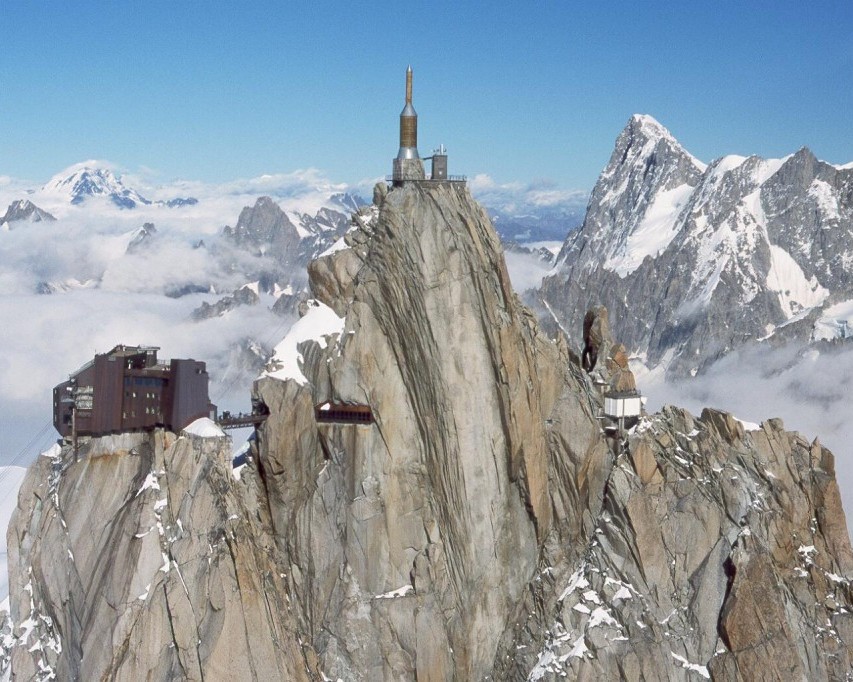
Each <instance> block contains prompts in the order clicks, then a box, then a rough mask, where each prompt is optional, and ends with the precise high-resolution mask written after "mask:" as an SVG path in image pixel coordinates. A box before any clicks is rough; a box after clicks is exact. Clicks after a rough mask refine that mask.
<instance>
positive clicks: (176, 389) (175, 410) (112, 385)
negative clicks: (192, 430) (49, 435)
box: [53, 346, 216, 437]
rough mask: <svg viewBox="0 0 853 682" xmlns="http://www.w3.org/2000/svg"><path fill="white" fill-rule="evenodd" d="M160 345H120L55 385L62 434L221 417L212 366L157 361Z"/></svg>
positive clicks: (173, 425)
mask: <svg viewBox="0 0 853 682" xmlns="http://www.w3.org/2000/svg"><path fill="white" fill-rule="evenodd" d="M158 350H159V349H158V348H155V347H146V346H116V347H115V348H113V349H112V350H111V351H110V352H109V353H103V354H100V355H96V356H95V358H94V360H92V361H91V362H88V363H86V364H85V365H84V366H83V367H81V368H80V369H79V370H78V371H77V372H75V373H74V374H72V375H71V377H70V378H69V380H68V381H65V382H63V383H61V384H59V385H58V386H57V387H56V388H54V389H53V425H54V426H55V427H56V430H57V431H59V433H60V435H62V436H63V437H70V436H72V435H73V434H74V431H76V434H77V435H78V436H101V435H105V434H108V433H120V432H124V431H140V430H146V429H153V428H155V427H163V428H165V429H168V430H170V431H175V432H177V431H180V430H181V429H183V428H184V427H185V426H187V425H188V424H190V423H191V422H193V421H195V420H196V419H199V418H200V417H210V418H211V419H215V418H216V406H215V405H213V404H211V402H210V398H209V397H208V392H207V385H208V377H207V369H206V367H205V364H204V363H203V362H199V361H198V360H172V361H170V362H169V363H160V362H157V351H158Z"/></svg>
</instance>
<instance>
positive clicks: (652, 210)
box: [538, 116, 853, 376]
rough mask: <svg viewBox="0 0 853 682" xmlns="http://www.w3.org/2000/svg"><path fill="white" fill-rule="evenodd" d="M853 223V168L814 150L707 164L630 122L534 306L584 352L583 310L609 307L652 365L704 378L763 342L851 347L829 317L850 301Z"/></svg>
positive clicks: (665, 135)
mask: <svg viewBox="0 0 853 682" xmlns="http://www.w3.org/2000/svg"><path fill="white" fill-rule="evenodd" d="M851 227H853V169H851V168H850V167H848V166H833V165H831V164H828V163H825V162H822V161H819V160H817V159H816V158H815V157H814V155H813V154H812V153H811V152H810V151H809V150H808V149H801V150H800V151H798V152H797V153H795V154H792V155H791V156H788V157H786V158H784V159H776V160H774V159H770V160H765V159H761V158H759V157H757V156H750V157H748V158H747V157H740V156H726V157H723V158H721V159H718V160H716V161H715V162H713V163H712V164H710V165H709V166H705V164H703V163H701V162H699V161H698V160H696V159H695V158H693V157H692V156H690V154H688V153H687V152H686V151H685V150H684V148H683V147H682V146H681V145H680V144H679V143H678V142H677V141H676V140H675V138H673V137H672V135H671V134H670V133H669V131H667V130H666V129H665V128H664V127H663V126H661V125H660V124H659V123H658V122H657V121H655V120H654V119H652V118H651V117H648V116H634V117H633V118H632V119H631V120H630V121H629V123H628V126H627V127H626V128H625V130H624V131H623V132H622V133H621V134H620V135H619V138H618V139H617V141H616V146H615V149H614V151H613V154H612V156H611V157H610V161H609V162H608V164H607V166H606V168H605V169H604V171H603V172H602V174H601V176H600V177H599V180H598V182H597V184H596V186H595V189H594V190H593V193H592V196H591V198H590V202H589V206H588V207H587V214H586V218H585V220H584V223H583V225H582V226H581V228H580V229H579V230H577V231H576V232H573V233H571V234H570V235H569V236H568V237H567V239H566V242H565V243H564V245H563V248H562V251H561V252H560V255H559V257H558V267H557V269H556V271H555V273H554V274H553V275H551V276H549V277H547V278H545V280H544V281H543V283H542V286H541V289H540V291H539V298H538V300H539V302H540V303H542V302H544V303H545V304H547V307H546V306H543V308H544V309H545V310H546V311H547V312H546V313H545V314H544V316H545V317H546V318H548V322H547V323H546V324H547V326H549V327H555V326H556V325H557V324H559V325H560V326H561V327H562V328H563V329H565V330H567V333H568V334H569V335H570V337H572V340H573V341H574V342H575V343H579V341H580V339H579V338H578V332H577V330H578V329H579V328H580V323H581V321H582V320H583V316H584V313H585V312H586V310H588V309H589V308H590V307H592V306H596V305H604V306H606V307H607V308H608V309H609V310H610V313H611V315H612V316H613V319H614V335H615V336H616V337H617V338H618V339H619V340H620V341H622V342H623V343H624V344H625V345H626V347H627V348H628V349H629V351H630V352H631V353H632V354H635V355H637V356H639V357H640V358H641V359H643V360H644V362H645V364H646V365H648V366H657V365H660V364H663V365H665V367H666V369H667V371H668V373H669V374H670V375H671V376H685V375H687V374H695V373H696V372H698V371H701V370H702V369H703V368H704V367H706V366H707V365H708V364H709V363H711V362H713V361H714V360H716V359H718V358H719V357H721V356H723V355H725V354H726V353H728V352H729V351H731V350H732V349H734V348H737V347H739V346H742V345H744V344H746V343H750V342H754V341H757V340H759V339H763V340H766V341H769V342H771V343H774V342H777V341H778V342H784V341H785V340H790V339H791V338H792V337H794V338H797V339H798V340H800V341H802V342H808V341H809V340H810V339H811V338H814V337H815V336H817V337H820V338H830V337H833V336H835V337H838V338H843V335H844V333H846V332H845V329H846V328H845V329H841V328H837V324H836V321H835V320H834V319H831V318H833V316H832V315H829V314H825V313H824V311H825V309H826V308H827V307H828V306H830V305H832V304H834V303H837V302H839V301H845V300H849V299H851V298H853V280H851V275H850V267H849V264H850V263H851V262H853V236H851V235H853V230H851ZM823 317H827V318H830V319H827V320H826V321H825V324H824V323H823V322H821V318H823Z"/></svg>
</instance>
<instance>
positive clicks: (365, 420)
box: [314, 402, 373, 424]
mask: <svg viewBox="0 0 853 682" xmlns="http://www.w3.org/2000/svg"><path fill="white" fill-rule="evenodd" d="M314 417H315V418H316V420H317V421H318V422H327V423H329V422H332V423H334V422H337V423H343V424H372V423H373V411H372V410H371V409H370V406H368V405H353V404H350V403H330V402H325V403H322V404H321V405H317V406H316V407H315V408H314Z"/></svg>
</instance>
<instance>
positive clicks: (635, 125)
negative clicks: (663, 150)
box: [628, 114, 678, 144]
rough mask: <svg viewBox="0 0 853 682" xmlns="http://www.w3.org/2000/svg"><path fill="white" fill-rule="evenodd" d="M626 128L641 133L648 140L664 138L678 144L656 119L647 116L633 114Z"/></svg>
mask: <svg viewBox="0 0 853 682" xmlns="http://www.w3.org/2000/svg"><path fill="white" fill-rule="evenodd" d="M628 128H630V129H631V130H633V131H635V132H642V133H643V134H644V135H646V137H648V138H649V139H659V138H665V139H667V140H670V141H672V142H675V143H676V144H678V142H677V141H676V139H675V138H674V137H673V136H672V133H670V132H669V130H667V128H666V127H665V126H663V125H662V124H661V123H660V122H659V121H658V120H657V119H656V118H654V117H653V116H649V115H648V114H634V115H633V116H631V120H630V121H628Z"/></svg>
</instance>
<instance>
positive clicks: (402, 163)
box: [392, 66, 425, 184]
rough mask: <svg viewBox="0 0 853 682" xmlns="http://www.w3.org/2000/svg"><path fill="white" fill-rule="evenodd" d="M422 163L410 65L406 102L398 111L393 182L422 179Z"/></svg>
mask: <svg viewBox="0 0 853 682" xmlns="http://www.w3.org/2000/svg"><path fill="white" fill-rule="evenodd" d="M424 177H425V175H424V164H423V162H422V161H421V158H420V156H419V155H418V114H417V112H416V111H415V107H414V106H412V67H411V66H410V67H409V68H407V69H406V104H405V106H404V107H403V111H401V112H400V150H399V151H398V152H397V158H396V159H394V173H393V176H392V178H393V181H394V184H399V183H402V182H403V181H404V180H423V179H424Z"/></svg>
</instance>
